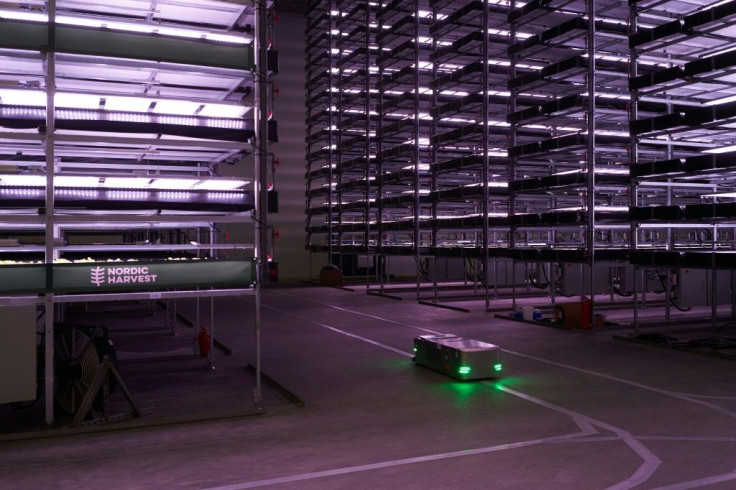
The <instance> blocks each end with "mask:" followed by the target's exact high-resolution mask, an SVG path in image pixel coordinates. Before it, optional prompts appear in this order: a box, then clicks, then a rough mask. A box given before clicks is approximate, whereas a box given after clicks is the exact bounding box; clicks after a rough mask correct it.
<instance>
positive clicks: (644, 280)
mask: <svg viewBox="0 0 736 490" xmlns="http://www.w3.org/2000/svg"><path fill="white" fill-rule="evenodd" d="M667 271H668V269H667V268H664V269H660V270H659V271H658V270H656V269H639V270H638V271H637V270H636V268H635V267H634V266H633V265H621V266H617V267H616V272H617V273H618V285H619V286H618V287H619V291H620V292H621V293H623V294H628V293H632V292H634V274H637V273H638V274H639V277H638V279H639V281H638V285H637V290H638V291H639V292H640V293H641V292H642V290H644V291H647V292H662V291H664V286H663V285H662V280H660V278H659V274H660V272H661V273H667ZM663 280H665V281H666V280H667V279H666V278H665V279H663Z"/></svg>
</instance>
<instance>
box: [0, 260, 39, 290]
mask: <svg viewBox="0 0 736 490" xmlns="http://www.w3.org/2000/svg"><path fill="white" fill-rule="evenodd" d="M45 292H46V266H45V265H44V264H27V265H0V294H44V293H45Z"/></svg>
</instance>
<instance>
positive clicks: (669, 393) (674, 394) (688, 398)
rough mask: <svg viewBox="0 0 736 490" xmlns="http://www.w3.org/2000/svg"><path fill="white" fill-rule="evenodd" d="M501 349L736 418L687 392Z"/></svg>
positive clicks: (730, 411) (732, 414)
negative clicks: (670, 389) (679, 391)
mask: <svg viewBox="0 0 736 490" xmlns="http://www.w3.org/2000/svg"><path fill="white" fill-rule="evenodd" d="M501 351H502V352H504V353H507V354H511V355H513V356H518V357H523V358H525V359H531V360H532V361H537V362H542V363H545V364H550V365H552V366H557V367H560V368H564V369H569V370H571V371H577V372H579V373H583V374H587V375H589V376H597V377H599V378H604V379H607V380H610V381H615V382H617V383H623V384H626V385H629V386H634V387H636V388H640V389H642V390H648V391H652V392H654V393H659V394H660V395H665V396H669V397H672V398H677V399H678V400H683V401H686V402H690V403H695V404H697V405H702V406H704V407H708V408H710V409H711V410H715V411H717V412H721V413H722V414H724V415H727V416H729V417H732V418H736V412H734V411H732V410H729V409H727V408H723V407H721V406H718V405H714V404H713V403H708V402H706V401H703V400H698V399H697V398H695V397H693V396H690V395H687V394H684V393H678V392H675V391H669V390H665V389H662V388H655V387H654V386H649V385H645V384H642V383H637V382H636V381H630V380H628V379H624V378H619V377H617V376H612V375H610V374H604V373H601V372H598V371H591V370H589V369H584V368H579V367H576V366H571V365H569V364H564V363H561V362H556V361H550V360H549V359H543V358H541V357H536V356H530V355H529V354H522V353H521V352H516V351H512V350H508V349H501Z"/></svg>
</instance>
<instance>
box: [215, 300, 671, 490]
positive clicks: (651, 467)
mask: <svg viewBox="0 0 736 490" xmlns="http://www.w3.org/2000/svg"><path fill="white" fill-rule="evenodd" d="M267 307H268V306H267ZM268 308H271V309H274V310H276V308H273V307H268ZM277 311H280V312H281V313H283V314H285V315H288V316H291V317H295V318H299V319H301V320H303V321H307V322H309V323H312V324H316V325H319V326H321V327H323V328H327V329H328V330H332V331H334V332H337V333H341V334H343V335H347V336H349V337H352V338H355V339H357V340H361V341H364V342H368V343H369V344H372V345H375V346H378V347H382V348H384V349H388V350H390V351H392V352H397V353H399V354H401V355H404V356H409V357H412V355H411V354H409V353H406V352H403V351H400V350H398V349H395V348H394V347H391V346H387V345H385V344H381V343H380V342H375V341H373V340H371V339H367V338H365V337H362V336H360V335H356V334H353V333H350V332H345V331H344V330H341V329H338V328H335V327H332V326H329V325H325V324H323V323H321V322H315V321H311V320H307V319H305V318H302V317H299V316H298V315H293V314H290V313H286V312H284V311H282V310H277ZM345 311H349V310H345ZM351 313H352V312H351ZM526 357H529V356H526ZM570 367H571V368H574V367H573V366H570ZM574 369H576V370H577V369H579V368H574ZM581 371H585V370H581ZM495 387H496V388H497V389H499V390H501V391H503V392H505V393H508V394H510V395H513V396H516V397H518V398H521V399H523V400H526V401H529V402H531V403H535V404H537V405H541V406H543V407H545V408H548V409H550V410H553V411H556V412H558V413H562V414H564V415H568V416H569V417H571V418H572V419H573V421H574V422H575V423H576V424H578V426H580V427H584V426H587V427H588V428H589V430H593V429H592V427H600V428H603V429H605V430H608V431H610V432H613V433H614V434H616V435H618V436H619V438H620V440H622V441H623V442H624V443H625V444H626V445H627V446H629V447H630V448H631V449H632V450H633V451H634V452H635V453H637V454H638V455H639V457H641V458H642V459H643V460H644V461H643V463H642V464H641V465H640V466H639V468H638V469H637V470H636V471H635V472H634V474H633V475H631V476H630V477H629V478H627V479H626V480H623V481H621V482H619V483H617V484H616V485H613V486H611V487H609V489H610V490H625V489H629V488H633V487H635V486H637V485H640V484H642V483H644V482H646V481H647V480H648V479H649V478H650V477H651V475H652V474H654V472H655V471H656V470H657V468H658V467H659V465H660V464H661V463H662V461H661V460H660V459H659V458H658V457H657V456H656V455H655V454H654V453H653V452H651V451H650V450H649V449H648V448H647V447H646V446H644V445H643V444H642V443H641V442H639V441H637V440H636V439H635V438H634V437H633V436H632V435H631V434H630V433H629V432H628V431H625V430H624V429H621V428H619V427H616V426H613V425H610V424H608V423H605V422H601V421H599V420H596V419H593V418H591V417H588V416H587V415H583V414H581V413H578V412H574V411H572V410H569V409H567V408H564V407H561V406H559V405H555V404H553V403H550V402H546V401H544V400H542V399H540V398H536V397H534V396H532V395H527V394H525V393H522V392H520V391H517V390H513V389H511V388H508V387H505V386H500V385H495ZM589 430H584V431H583V432H582V434H588V435H589V434H590V432H589ZM575 436H576V437H579V435H578V434H576V435H575ZM560 439H561V438H560V437H555V438H548V439H537V440H536V441H544V442H552V441H559V440H560ZM562 440H564V437H562ZM536 443H537V444H538V443H540V442H536ZM519 444H521V445H529V444H528V442H527V443H514V444H511V445H504V446H491V447H489V448H480V449H475V450H469V451H460V452H454V453H444V454H439V455H432V456H423V457H419V458H408V459H403V460H395V461H387V462H384V463H374V464H369V465H361V466H351V467H348V468H339V469H335V470H327V471H321V472H314V473H305V474H303V475H295V476H291V477H282V478H275V479H270V480H262V481H260V482H250V483H245V484H236V485H231V486H224V487H216V488H213V489H209V490H237V489H241V488H253V487H257V486H266V485H276V484H280V483H288V482H293V481H301V480H307V479H313V478H322V477H326V476H335V475H340V474H345V473H354V472H357V471H367V470H373V469H379V468H385V467H389V466H398V465H403V464H411V463H416V462H423V461H433V460H437V459H446V458H453V457H458V456H466V455H470V454H481V453H485V452H492V451H498V450H501V449H499V448H502V449H510V448H515V447H522V446H520V445H519Z"/></svg>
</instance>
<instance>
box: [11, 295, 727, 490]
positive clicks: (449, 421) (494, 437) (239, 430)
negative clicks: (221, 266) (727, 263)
mask: <svg viewBox="0 0 736 490" xmlns="http://www.w3.org/2000/svg"><path fill="white" fill-rule="evenodd" d="M263 306H264V308H263V317H264V327H263V334H262V341H263V369H264V372H265V373H267V374H268V375H269V376H271V377H272V378H274V379H275V380H277V381H278V382H280V383H281V384H283V385H284V386H285V387H287V388H288V389H289V390H291V391H292V392H293V393H294V394H296V395H297V396H298V397H300V398H301V399H302V400H304V402H305V405H304V407H303V408H299V407H297V406H295V405H293V404H290V403H288V402H287V400H286V399H285V398H283V397H281V396H280V395H278V394H277V393H276V392H275V391H273V390H272V389H271V388H268V387H265V388H264V398H263V403H262V409H263V415H259V416H246V415H247V411H248V407H249V404H250V401H251V399H250V389H251V388H252V382H253V380H252V378H250V377H249V376H248V375H247V374H245V370H244V369H243V365H244V364H245V363H247V362H253V358H252V355H253V353H252V343H251V340H252V338H253V335H252V334H253V333H252V331H251V326H250V325H249V322H248V321H249V319H250V318H251V316H250V315H251V310H252V302H251V300H250V299H232V300H221V302H220V303H218V308H217V318H218V323H217V325H218V329H217V331H216V336H217V337H218V339H220V340H222V341H223V342H224V343H225V344H227V345H228V346H229V347H231V348H232V349H233V355H232V356H222V355H218V358H217V361H218V369H217V370H216V371H215V372H214V373H213V372H207V371H206V370H204V369H201V365H200V364H197V365H196V366H197V367H196V369H195V368H192V369H183V370H182V371H183V372H178V368H179V367H180V366H185V364H174V365H173V366H172V365H170V364H168V365H167V366H169V367H166V368H162V367H161V366H162V365H161V364H149V365H148V366H149V367H148V368H147V369H149V370H150V371H151V373H150V375H149V377H148V378H147V379H148V380H149V381H148V382H147V383H144V382H143V381H142V380H143V379H146V378H145V377H143V374H141V371H145V369H142V368H140V367H138V368H133V367H129V366H128V365H126V364H123V365H121V371H122V372H123V376H124V377H125V379H126V382H127V383H128V384H129V386H130V389H131V391H132V392H133V394H134V395H135V396H137V397H138V398H139V399H142V403H144V404H148V403H154V404H156V403H159V404H160V405H159V406H158V407H157V411H156V414H158V415H152V416H150V417H149V420H150V422H151V423H159V424H164V423H166V422H167V419H165V418H162V415H165V416H166V417H169V418H170V417H173V416H175V415H177V411H178V410H177V407H178V406H181V407H182V410H188V411H190V412H191V413H194V412H196V411H197V410H199V413H200V414H201V415H203V417H204V418H206V419H207V418H209V419H212V420H210V421H206V422H198V423H194V422H190V423H184V424H173V425H157V426H153V427H146V428H142V427H138V428H136V427H134V425H132V424H131V423H126V422H121V423H117V424H114V425H109V426H106V427H104V429H106V431H105V432H95V433H88V434H75V435H65V434H64V433H63V432H60V431H54V430H48V431H46V433H45V434H43V435H48V436H49V437H42V438H38V439H28V440H18V441H9V440H7V439H6V441H5V442H3V443H2V445H0V488H14V489H15V488H19V489H20V488H23V489H25V488H28V489H38V488H44V489H51V488H59V489H66V488H68V489H79V488H113V489H114V488H122V489H128V488H136V489H137V488H152V489H163V488H198V489H213V488H217V489H240V488H260V487H270V488H284V489H292V488H293V489H305V488H309V489H311V488H317V489H345V488H350V489H364V488H365V489H367V488H371V489H376V488H409V489H413V488H453V489H454V488H509V489H536V488H540V489H598V488H601V489H602V488H634V487H635V488H642V489H653V488H668V489H685V488H696V487H702V486H706V487H707V488H713V489H733V488H736V383H734V379H736V363H734V362H732V361H728V360H723V359H716V358H712V357H704V356H698V355H694V354H690V353H684V352H677V351H672V350H666V349H658V348H652V347H648V346H643V345H639V344H634V343H628V342H621V341H615V340H613V339H612V333H618V334H624V333H625V332H624V331H621V330H614V329H607V328H600V329H596V330H593V331H565V330H559V329H553V328H545V327H542V326H539V325H531V324H527V323H520V322H513V321H508V320H503V319H499V318H496V317H495V316H494V315H493V314H491V313H487V312H485V311H484V308H483V305H482V304H481V303H478V302H475V303H467V304H464V305H463V306H466V307H467V308H468V310H469V312H459V311H454V310H448V309H442V308H434V307H431V306H424V305H419V304H417V303H416V302H414V301H411V300H403V301H397V300H392V299H386V298H381V297H376V296H372V295H367V294H365V293H364V292H362V291H353V292H351V291H346V290H339V289H328V288H319V287H303V288H280V289H270V290H265V291H264V294H263ZM431 332H442V333H453V334H457V335H460V336H465V337H469V338H473V339H477V340H482V341H486V342H491V343H495V344H498V345H500V346H501V347H502V349H503V354H502V356H503V362H504V373H503V377H501V378H500V379H497V380H484V381H475V382H459V381H454V380H452V379H450V378H447V377H445V376H443V375H441V374H439V373H435V372H433V371H430V370H427V369H425V368H422V367H419V366H416V365H414V363H412V361H411V355H412V354H411V350H412V340H413V338H414V337H415V336H417V335H421V334H426V333H431ZM111 336H113V338H115V336H116V334H115V332H114V330H112V332H111ZM120 337H122V336H120ZM118 344H120V345H125V341H124V339H121V340H120V341H119V342H118ZM199 362H200V363H201V360H200V361H199ZM130 366H135V365H130ZM138 366H140V365H138ZM186 366H189V365H188V364H186ZM154 374H155V376H154ZM167 376H168V377H167ZM156 383H161V385H160V386H158V387H157V386H156ZM197 383H200V384H197ZM202 383H203V384H202ZM241 383H242V384H241ZM204 387H206V389H205V388H204ZM156 393H158V395H156ZM162 393H163V395H162ZM198 394H201V395H202V397H201V398H199V397H198V396H197V395H198ZM157 396H158V398H157ZM166 400H173V403H170V405H169V406H167V405H166ZM192 407H196V410H195V409H193V408H192ZM234 408H237V409H239V410H241V412H240V414H239V416H235V417H232V418H219V419H215V418H216V414H218V413H224V412H227V411H228V410H232V409H234ZM147 417H148V416H147ZM156 417H158V418H156ZM144 419H146V417H144ZM144 419H141V421H142V420H144ZM126 424H127V425H126ZM110 429H115V430H110Z"/></svg>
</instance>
